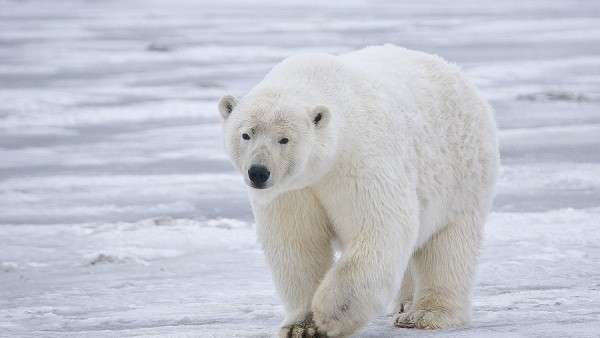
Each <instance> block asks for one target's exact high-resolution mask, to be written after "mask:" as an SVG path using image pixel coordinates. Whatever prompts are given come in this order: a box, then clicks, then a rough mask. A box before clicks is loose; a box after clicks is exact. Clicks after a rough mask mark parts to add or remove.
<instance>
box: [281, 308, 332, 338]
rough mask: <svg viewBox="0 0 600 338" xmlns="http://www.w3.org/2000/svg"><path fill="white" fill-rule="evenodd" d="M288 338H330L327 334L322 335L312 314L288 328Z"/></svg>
mask: <svg viewBox="0 0 600 338" xmlns="http://www.w3.org/2000/svg"><path fill="white" fill-rule="evenodd" d="M287 338H328V337H327V335H326V334H323V333H320V332H319V329H318V327H317V325H316V324H315V322H314V321H313V318H312V314H309V315H308V316H307V317H306V318H305V319H304V320H302V321H300V322H298V323H296V324H293V325H292V326H290V327H289V328H288V331H287Z"/></svg>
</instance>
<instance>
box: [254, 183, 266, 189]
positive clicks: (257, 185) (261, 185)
mask: <svg viewBox="0 0 600 338" xmlns="http://www.w3.org/2000/svg"><path fill="white" fill-rule="evenodd" d="M250 187H251V188H254V189H259V190H264V189H268V188H269V187H270V186H268V185H267V184H254V183H250Z"/></svg>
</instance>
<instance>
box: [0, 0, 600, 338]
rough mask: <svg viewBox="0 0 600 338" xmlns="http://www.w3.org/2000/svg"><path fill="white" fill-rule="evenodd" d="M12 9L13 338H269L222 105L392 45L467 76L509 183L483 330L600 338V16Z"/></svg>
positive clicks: (487, 276)
mask: <svg viewBox="0 0 600 338" xmlns="http://www.w3.org/2000/svg"><path fill="white" fill-rule="evenodd" d="M398 3H399V4H394V3H393V2H390V3H386V2H382V1H373V2H366V1H351V2H344V5H343V6H342V5H337V4H334V2H333V1H330V2H327V1H289V0H288V1H271V2H263V3H261V4H260V5H254V4H252V2H251V1H243V0H237V1H192V0H187V1H185V0H176V1H142V0H127V1H125V0H122V1H121V0H120V1H116V0H115V1H85V0H78V1H75V0H73V1H42V0H36V1H34V0H29V1H28V0H22V1H16V0H13V1H8V0H0V336H2V337H5V336H7V337H8V336H27V337H69V336H73V337H75V336H77V337H80V336H85V337H116V336H190V337H197V336H201V337H234V336H239V337H265V336H269V335H270V334H272V333H273V332H274V331H275V329H276V327H277V325H278V323H279V321H280V320H281V319H282V312H283V310H282V306H281V304H280V302H279V300H278V298H277V296H276V295H275V292H274V290H273V286H272V284H271V281H270V276H269V273H268V271H267V269H266V267H265V264H264V261H263V258H262V255H261V252H260V248H259V246H258V245H257V244H256V239H255V235H254V231H253V225H252V217H251V213H250V209H249V206H248V202H247V198H246V195H245V188H244V185H243V183H242V181H241V179H240V178H239V177H238V175H237V174H236V173H234V172H233V170H232V168H231V166H230V165H229V163H228V162H227V160H226V158H225V155H224V153H223V150H222V146H221V136H220V126H219V118H218V113H217V112H216V109H215V104H216V100H217V98H218V97H219V96H220V95H221V94H223V93H226V92H232V93H235V94H243V93H244V91H245V90H247V89H248V88H249V87H250V86H251V85H252V84H253V83H256V82H257V81H258V80H259V79H260V78H261V76H262V75H263V74H264V73H265V72H266V71H267V70H268V69H269V68H270V67H271V66H272V65H273V64H274V63H276V62H278V61H279V60H281V59H282V58H284V57H286V56H288V55H291V54H295V53H299V52H303V51H327V52H332V53H337V52H344V51H348V50H352V49H355V48H359V47H362V46H365V45H370V44H381V43H386V42H392V43H395V44H398V45H402V46H406V47H409V48H416V49H421V50H424V51H428V52H432V53H436V54H439V55H442V56H444V57H445V58H447V59H449V60H452V61H454V62H456V63H458V64H460V65H461V66H462V67H463V69H465V71H466V72H467V73H468V74H469V75H470V76H471V77H472V78H473V79H474V81H475V82H476V83H477V84H478V85H479V86H480V87H481V88H482V91H483V92H484V94H485V95H486V96H487V97H488V98H489V99H490V100H491V102H492V104H493V106H494V107H495V109H496V111H497V120H498V123H499V127H500V128H501V132H500V138H501V145H502V157H503V168H502V175H501V178H500V182H499V185H498V197H497V199H496V203H495V206H494V212H493V214H492V215H491V217H490V221H489V224H488V226H487V236H486V244H485V249H484V252H483V256H482V260H481V266H480V272H479V278H478V284H477V287H476V289H475V294H474V313H473V323H472V325H471V326H470V327H469V328H464V329H458V330H449V331H441V332H423V331H414V330H407V329H397V328H394V327H393V326H392V325H391V318H390V317H385V316H382V317H380V318H378V319H377V320H375V321H374V322H372V323H371V324H370V325H369V327H368V328H367V330H366V331H365V332H364V333H363V334H362V336H363V337H389V336H399V337H561V338H562V337H598V336H599V335H600V3H599V2H598V1H574V0H563V1H551V0H547V1H545V0H539V1H526V0H519V1H515V0H509V1H497V0H494V1H488V0H485V1H475V0H471V1H467V0H461V1H435V2H427V3H424V2H423V1H415V2H414V3H413V4H409V3H407V2H402V3H400V2H398Z"/></svg>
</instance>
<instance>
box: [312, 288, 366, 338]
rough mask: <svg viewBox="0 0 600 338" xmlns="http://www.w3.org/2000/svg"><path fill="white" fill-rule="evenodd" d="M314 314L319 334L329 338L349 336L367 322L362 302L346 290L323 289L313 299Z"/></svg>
mask: <svg viewBox="0 0 600 338" xmlns="http://www.w3.org/2000/svg"><path fill="white" fill-rule="evenodd" d="M335 290H337V291H338V293H335ZM340 291H341V292H340ZM312 312H313V318H314V321H315V323H316V324H317V327H318V329H319V332H321V333H324V334H326V335H327V336H328V337H346V336H349V335H351V334H353V333H354V332H356V331H357V330H358V329H360V328H361V327H362V326H364V325H365V324H366V322H367V320H366V316H365V315H364V314H363V313H362V311H361V308H360V302H359V301H358V299H356V298H354V297H352V296H351V295H350V294H349V292H348V291H347V289H345V288H328V287H323V288H321V289H320V290H319V291H317V293H316V294H315V297H314V298H313V304H312Z"/></svg>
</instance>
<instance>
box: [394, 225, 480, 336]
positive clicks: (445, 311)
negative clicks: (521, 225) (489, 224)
mask: <svg viewBox="0 0 600 338" xmlns="http://www.w3.org/2000/svg"><path fill="white" fill-rule="evenodd" d="M482 222H483V219H481V218H479V217H473V216H472V215H463V216H462V217H461V220H459V221H457V222H453V223H452V224H449V225H448V226H446V227H445V228H444V229H442V230H441V231H440V232H438V233H437V234H435V235H434V236H433V237H432V238H431V239H430V240H429V241H428V242H427V243H426V244H425V245H424V246H423V247H422V248H420V249H419V250H417V251H416V252H415V254H414V256H413V264H412V273H413V278H414V282H415V296H414V300H413V304H412V306H411V308H410V309H409V310H408V311H407V312H403V313H399V314H398V315H397V317H396V319H395V322H394V324H395V325H396V326H398V327H404V328H418V329H443V328H448V327H456V326H461V325H463V324H465V323H467V322H468V321H469V319H470V311H471V289H472V285H473V278H474V274H475V267H476V264H477V259H478V254H479V246H480V241H481V232H482V231H481V230H482Z"/></svg>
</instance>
